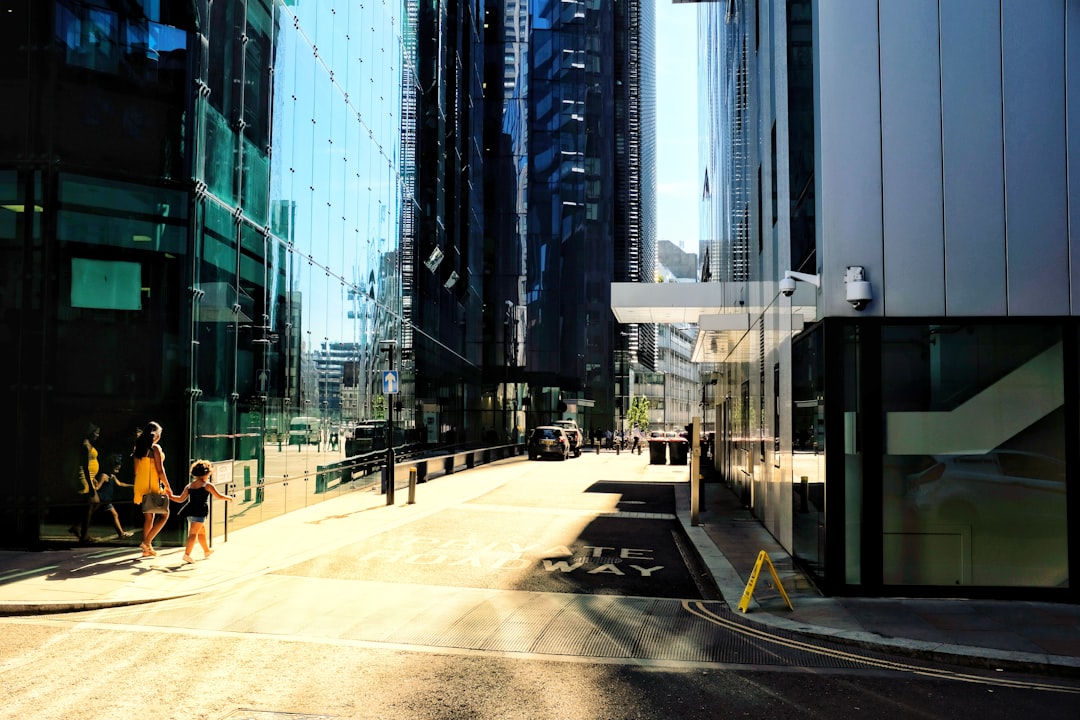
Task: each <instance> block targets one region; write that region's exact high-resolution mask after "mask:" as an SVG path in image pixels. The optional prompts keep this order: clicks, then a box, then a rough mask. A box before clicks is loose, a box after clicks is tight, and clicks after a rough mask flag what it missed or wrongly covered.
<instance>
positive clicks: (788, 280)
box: [779, 270, 821, 297]
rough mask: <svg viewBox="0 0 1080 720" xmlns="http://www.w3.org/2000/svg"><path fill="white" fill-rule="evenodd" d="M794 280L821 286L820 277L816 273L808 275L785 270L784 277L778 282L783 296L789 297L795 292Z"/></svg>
mask: <svg viewBox="0 0 1080 720" xmlns="http://www.w3.org/2000/svg"><path fill="white" fill-rule="evenodd" d="M796 280H799V281H801V282H804V283H810V284H811V285H813V286H814V287H821V278H819V277H818V276H817V275H808V274H807V273H801V272H795V271H794V270H785V271H784V277H783V279H782V280H780V284H779V289H780V293H781V294H782V295H783V296H784V297H791V296H792V295H794V294H795V281H796Z"/></svg>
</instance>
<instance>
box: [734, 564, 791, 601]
mask: <svg viewBox="0 0 1080 720" xmlns="http://www.w3.org/2000/svg"><path fill="white" fill-rule="evenodd" d="M762 563H765V564H767V565H768V566H769V572H771V573H772V579H773V582H774V583H776V589H777V590H779V591H780V594H781V595H783V596H784V602H786V603H787V606H788V610H794V609H795V608H793V607H792V606H791V600H790V599H788V595H787V592H786V591H785V590H784V585H783V583H781V582H780V576H779V575H777V574H776V568H775V567H773V564H772V560H770V559H769V555H768V553H766V552H765V551H764V550H762V551H761V552H759V553H758V556H757V562H756V563H754V572H752V573H750V580H749V582H747V583H746V590H743V594H742V600H740V601H739V609H740V610H742V611H743V612H746V609H747V608H748V607H750V598H751V597H753V595H754V585H756V584H757V579H758V575H760V574H761V565H762Z"/></svg>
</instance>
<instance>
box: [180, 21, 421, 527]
mask: <svg viewBox="0 0 1080 720" xmlns="http://www.w3.org/2000/svg"><path fill="white" fill-rule="evenodd" d="M210 10H211V15H210V22H209V23H208V27H207V29H206V30H205V31H204V34H205V35H206V48H205V53H206V58H205V60H206V62H205V65H204V66H203V68H202V72H201V81H200V82H201V87H203V88H204V92H202V93H200V94H199V96H198V98H197V101H196V113H195V115H196V122H197V133H196V139H197V142H196V156H195V166H196V173H195V176H196V177H197V178H198V179H199V180H200V182H199V183H198V191H199V192H198V195H197V197H196V200H195V215H196V216H195V222H194V227H195V238H194V241H195V242H194V257H193V259H192V267H191V272H192V276H193V283H192V286H191V287H192V291H191V295H192V301H191V307H192V310H191V333H192V340H193V342H192V345H191V348H192V349H191V368H192V372H191V379H190V382H189V383H188V387H189V388H190V395H191V408H190V416H189V417H190V422H191V427H190V433H191V438H192V454H193V455H195V456H198V457H204V458H206V459H209V460H211V461H214V462H215V463H218V464H219V470H218V473H217V474H218V481H219V482H231V483H232V484H233V488H234V489H235V491H236V492H237V494H238V498H239V500H240V502H239V503H237V505H236V506H234V507H233V508H230V512H231V513H233V517H232V519H231V522H232V523H233V526H234V527H235V526H236V525H237V524H239V525H243V524H249V523H252V522H258V521H260V520H263V519H266V518H268V517H272V516H274V515H278V514H280V513H284V512H288V511H290V510H293V509H295V508H297V507H301V506H303V505H305V504H307V503H310V502H313V501H316V500H318V499H319V498H320V497H321V496H322V497H324V496H325V495H326V494H327V493H333V492H335V491H337V490H338V489H341V488H343V487H344V486H345V484H343V483H342V482H341V478H342V474H341V473H340V471H335V472H333V473H329V474H326V473H324V474H320V473H319V470H320V469H323V468H326V467H328V466H331V467H333V466H334V464H335V463H340V462H341V461H342V460H344V458H345V457H346V450H347V448H349V449H351V450H357V447H356V446H355V445H353V444H351V443H350V441H351V440H353V437H352V436H353V435H354V434H357V435H359V433H357V430H356V429H357V428H358V427H359V426H361V425H363V426H365V427H369V428H370V427H371V426H372V425H373V424H377V423H378V421H385V419H386V404H387V403H386V398H385V397H384V396H383V377H382V374H383V371H384V370H388V369H391V365H390V363H391V362H392V363H393V366H392V367H393V368H394V369H398V368H399V365H400V362H401V359H400V352H399V351H398V350H395V352H394V353H393V354H392V356H391V355H388V354H387V353H386V352H384V351H383V350H382V349H381V347H380V344H381V343H382V341H386V340H393V341H395V342H396V343H397V345H396V348H400V344H401V343H400V341H401V329H402V328H401V283H400V277H401V273H400V258H399V248H400V238H401V217H402V199H403V197H406V196H409V195H410V193H407V191H406V187H405V181H404V179H403V177H404V176H403V173H402V168H401V161H400V156H401V149H400V144H401V133H402V100H401V99H402V96H403V89H402V77H403V72H402V68H403V65H405V64H407V63H411V62H412V59H411V58H410V57H408V56H407V54H406V51H405V36H403V34H402V33H403V31H404V32H405V33H408V32H409V27H408V23H407V22H406V18H405V14H404V10H403V5H402V4H401V3H363V4H361V3H352V2H344V1H342V2H315V1H314V0H290V1H287V2H280V1H279V2H274V3H271V2H270V0H258V1H257V0H249V1H248V2H240V1H234V2H227V1H226V2H221V1H218V2H214V3H212V4H211V5H210ZM271 68H273V71H272V72H271V71H270V69H271ZM401 397H402V396H400V395H399V399H400V398H401ZM402 404H403V405H404V406H406V407H412V405H413V403H412V402H411V400H405V401H404V402H403V403H402ZM383 427H385V426H383ZM368 434H370V433H368ZM400 437H401V434H400V433H399V438H400ZM367 439H368V440H369V445H370V444H372V443H371V442H370V438H367ZM365 449H367V448H366V447H365Z"/></svg>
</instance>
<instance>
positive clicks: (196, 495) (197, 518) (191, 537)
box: [170, 460, 233, 563]
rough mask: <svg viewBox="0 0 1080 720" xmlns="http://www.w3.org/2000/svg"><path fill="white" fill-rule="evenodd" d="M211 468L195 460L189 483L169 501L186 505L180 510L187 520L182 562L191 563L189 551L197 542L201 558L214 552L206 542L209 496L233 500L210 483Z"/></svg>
mask: <svg viewBox="0 0 1080 720" xmlns="http://www.w3.org/2000/svg"><path fill="white" fill-rule="evenodd" d="M212 473H213V468H212V467H211V465H210V463H209V462H208V461H206V460H196V461H195V462H194V463H192V465H191V478H192V480H191V482H189V483H188V484H187V487H185V488H184V489H183V491H181V493H180V494H179V495H173V496H172V497H171V498H170V499H171V500H173V501H174V502H184V500H187V501H188V502H187V505H185V506H184V507H183V508H181V509H180V515H181V516H183V517H186V518H187V519H188V537H187V545H185V546H184V562H186V563H193V562H195V561H194V560H192V559H191V551H192V550H194V549H195V542H196V541H198V543H199V545H200V546H201V547H202V550H203V557H204V558H208V557H210V555H211V553H213V552H214V551H213V550H211V549H210V543H208V542H207V540H206V517H207V516H208V515H209V514H210V496H211V495H213V496H214V497H216V498H218V499H219V500H225V501H226V502H232V500H233V498H231V497H229V496H228V495H222V494H221V493H220V492H218V489H217V488H216V487H214V484H213V483H212V482H210V476H211V474H212Z"/></svg>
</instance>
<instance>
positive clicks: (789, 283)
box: [780, 277, 795, 297]
mask: <svg viewBox="0 0 1080 720" xmlns="http://www.w3.org/2000/svg"><path fill="white" fill-rule="evenodd" d="M780 292H782V293H783V294H784V297H791V296H792V295H794V294H795V281H794V280H792V279H791V278H789V277H786V278H784V279H783V280H781V281H780Z"/></svg>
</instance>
